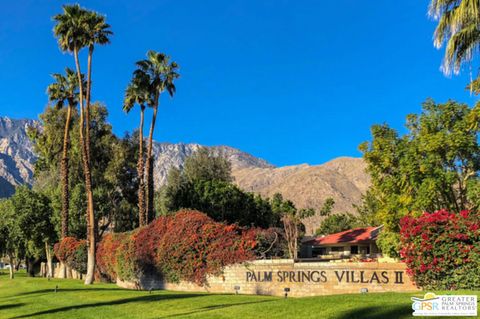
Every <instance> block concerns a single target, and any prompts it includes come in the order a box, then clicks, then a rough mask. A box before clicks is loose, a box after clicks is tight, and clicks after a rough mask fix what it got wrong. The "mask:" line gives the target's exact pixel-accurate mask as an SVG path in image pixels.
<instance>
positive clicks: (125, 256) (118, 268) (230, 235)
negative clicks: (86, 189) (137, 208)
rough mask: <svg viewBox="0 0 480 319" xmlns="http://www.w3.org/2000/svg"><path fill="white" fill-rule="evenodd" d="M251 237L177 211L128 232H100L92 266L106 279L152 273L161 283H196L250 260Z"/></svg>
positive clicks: (193, 213)
mask: <svg viewBox="0 0 480 319" xmlns="http://www.w3.org/2000/svg"><path fill="white" fill-rule="evenodd" d="M255 235H256V234H255V232H253V231H247V230H244V229H242V228H239V227H238V226H236V225H226V224H223V223H218V222H215V221H214V220H213V219H211V218H210V217H208V216H207V215H205V214H203V213H201V212H198V211H187V210H183V211H180V212H178V213H176V214H174V215H172V216H161V217H159V218H157V219H156V220H155V221H153V222H152V223H150V224H149V225H148V226H145V227H143V228H140V229H138V230H136V231H134V232H131V233H124V234H109V235H107V236H105V237H104V238H103V239H102V241H101V242H100V243H99V245H98V247H97V265H98V270H99V271H100V272H101V273H102V274H103V275H106V277H108V278H110V279H111V280H115V279H116V278H119V279H121V280H132V279H134V278H138V276H139V275H140V274H141V273H145V272H152V271H155V272H157V273H160V274H161V275H162V276H163V278H164V279H166V280H167V281H171V282H176V281H179V280H186V281H191V282H195V283H197V284H200V285H201V284H204V283H205V281H206V278H207V276H208V275H217V274H219V273H221V271H222V269H223V267H225V266H227V265H231V264H235V263H238V262H243V261H247V260H251V259H254V258H255V254H254V251H253V250H254V248H255V246H256V241H255Z"/></svg>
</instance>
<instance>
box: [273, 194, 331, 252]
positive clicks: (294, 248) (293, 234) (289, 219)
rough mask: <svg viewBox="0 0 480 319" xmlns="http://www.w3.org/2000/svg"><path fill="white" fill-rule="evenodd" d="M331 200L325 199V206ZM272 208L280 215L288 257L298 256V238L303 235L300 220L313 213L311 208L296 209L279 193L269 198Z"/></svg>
mask: <svg viewBox="0 0 480 319" xmlns="http://www.w3.org/2000/svg"><path fill="white" fill-rule="evenodd" d="M330 203H331V201H330V200H328V201H327V204H326V205H327V206H328V205H330ZM271 205H272V210H273V212H274V213H276V214H278V215H279V216H281V221H282V222H283V228H284V231H285V239H286V241H287V247H288V254H289V256H290V258H292V259H297V257H298V239H299V238H300V237H302V236H303V233H304V228H303V227H302V226H303V224H302V220H303V219H305V218H308V217H312V216H313V215H314V214H315V210H313V209H297V208H296V207H295V205H294V204H293V202H292V201H290V200H284V199H283V196H282V195H281V194H279V193H276V194H274V195H273V198H272V200H271Z"/></svg>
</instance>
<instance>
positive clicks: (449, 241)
mask: <svg viewBox="0 0 480 319" xmlns="http://www.w3.org/2000/svg"><path fill="white" fill-rule="evenodd" d="M400 227H401V230H400V237H401V245H402V249H401V251H400V255H401V257H402V259H403V260H404V261H405V263H406V264H407V266H408V270H407V271H408V273H409V275H410V276H411V277H412V279H413V281H414V282H415V283H416V284H417V285H418V286H420V287H423V288H425V289H478V288H480V214H479V213H478V212H469V211H462V212H460V213H458V214H457V213H450V212H448V211H445V210H440V211H437V212H434V213H423V214H422V215H421V216H420V217H412V216H406V217H404V218H402V220H401V221H400Z"/></svg>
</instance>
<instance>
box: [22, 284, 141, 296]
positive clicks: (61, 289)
mask: <svg viewBox="0 0 480 319" xmlns="http://www.w3.org/2000/svg"><path fill="white" fill-rule="evenodd" d="M54 291H55V285H52V288H49V289H40V290H33V291H27V292H22V293H19V294H16V295H15V297H21V296H29V295H41V294H46V293H54ZM77 291H82V292H88V291H138V290H129V289H122V288H62V286H61V285H58V290H57V293H62V292H77Z"/></svg>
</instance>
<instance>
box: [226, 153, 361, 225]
mask: <svg viewBox="0 0 480 319" xmlns="http://www.w3.org/2000/svg"><path fill="white" fill-rule="evenodd" d="M365 167H366V165H365V162H364V161H363V160H362V159H360V158H349V157H340V158H337V159H334V160H332V161H330V162H328V163H325V164H323V165H317V166H310V165H307V164H303V165H296V166H286V167H279V168H243V169H237V170H234V172H233V175H234V176H235V182H236V183H237V184H238V185H239V186H240V187H241V188H243V189H245V190H247V191H251V192H256V193H259V194H261V195H263V196H267V197H271V196H272V195H273V194H275V193H281V194H282V195H283V197H284V198H287V199H290V200H292V201H293V202H294V203H295V205H296V206H297V207H299V208H308V207H311V208H315V209H320V208H321V207H322V205H323V203H324V202H325V199H327V198H328V197H332V198H333V199H334V200H335V207H334V209H333V212H346V211H347V212H354V209H353V207H352V205H353V204H358V203H360V200H361V196H362V194H363V193H365V191H366V190H367V189H368V186H369V183H370V179H369V176H368V174H367V173H366V172H365ZM320 221H321V217H319V216H315V217H312V218H309V219H308V220H306V221H305V224H306V225H305V226H306V231H307V233H308V234H311V233H313V232H314V231H315V229H316V227H318V225H319V223H320Z"/></svg>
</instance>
